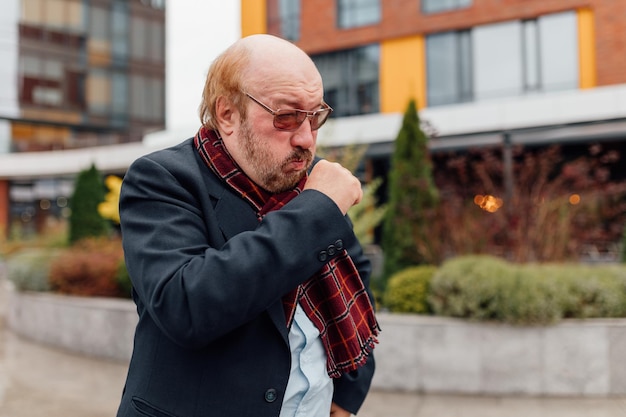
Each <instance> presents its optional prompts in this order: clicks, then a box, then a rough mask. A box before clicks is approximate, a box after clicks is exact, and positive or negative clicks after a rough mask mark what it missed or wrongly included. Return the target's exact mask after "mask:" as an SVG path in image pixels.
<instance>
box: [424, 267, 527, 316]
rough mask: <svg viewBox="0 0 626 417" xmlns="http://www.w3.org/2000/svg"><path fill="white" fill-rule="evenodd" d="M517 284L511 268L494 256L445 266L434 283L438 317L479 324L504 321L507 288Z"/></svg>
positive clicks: (432, 297)
mask: <svg viewBox="0 0 626 417" xmlns="http://www.w3.org/2000/svg"><path fill="white" fill-rule="evenodd" d="M514 283H515V273H514V271H512V270H511V268H510V266H509V264H508V263H507V262H506V261H504V260H502V259H500V258H496V257H493V256H479V255H470V256H461V257H458V258H453V259H451V260H448V261H446V262H444V263H443V264H442V265H441V267H440V268H439V270H438V271H437V273H436V274H435V276H434V277H433V279H432V281H431V290H430V297H429V302H430V305H431V306H432V307H433V311H434V312H435V314H438V315H443V316H453V317H467V318H472V319H478V320H497V319H502V311H503V309H504V305H503V303H506V300H505V299H504V298H505V295H506V293H507V288H510V287H511V286H512V285H513V284H514Z"/></svg>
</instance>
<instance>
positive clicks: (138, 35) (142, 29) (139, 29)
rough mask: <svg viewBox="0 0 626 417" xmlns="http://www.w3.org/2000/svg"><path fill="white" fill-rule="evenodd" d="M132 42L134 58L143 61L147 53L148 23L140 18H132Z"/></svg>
mask: <svg viewBox="0 0 626 417" xmlns="http://www.w3.org/2000/svg"><path fill="white" fill-rule="evenodd" d="M130 30H131V41H130V51H131V55H132V56H133V58H139V59H143V58H145V57H146V53H147V46H146V44H147V42H146V32H147V23H146V21H145V20H144V19H142V18H140V17H136V16H133V17H131V23H130Z"/></svg>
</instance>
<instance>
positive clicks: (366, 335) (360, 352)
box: [194, 128, 380, 378]
mask: <svg viewBox="0 0 626 417" xmlns="http://www.w3.org/2000/svg"><path fill="white" fill-rule="evenodd" d="M194 144H195V146H196V148H197V149H198V152H199V153H200V156H201V157H202V159H203V160H204V162H205V163H206V164H207V165H208V166H209V168H211V170H213V172H215V174H216V175H217V176H218V177H220V178H222V180H224V181H225V182H226V183H227V184H228V185H229V186H230V187H231V188H232V189H233V190H234V191H235V192H237V193H238V194H239V195H240V196H241V197H242V198H243V199H244V200H246V201H248V202H249V203H250V204H251V205H252V207H253V208H254V210H255V211H256V212H257V216H258V217H259V221H260V220H262V219H263V216H264V215H265V214H267V213H269V212H270V211H273V210H279V209H280V208H282V207H283V206H284V205H285V204H287V203H288V202H289V201H290V200H291V199H292V198H294V197H296V196H297V195H298V194H300V192H301V191H302V189H303V187H304V184H305V183H306V180H307V178H306V177H305V178H303V179H302V180H301V181H300V183H299V184H298V185H297V186H296V187H295V188H294V189H293V190H290V191H286V192H283V193H280V194H272V193H269V192H267V191H265V190H264V189H262V188H260V187H259V186H257V185H256V184H255V183H254V182H252V180H251V179H250V178H249V177H248V176H247V175H245V174H244V173H243V172H242V171H240V170H239V168H238V167H237V165H236V164H235V163H234V161H233V160H232V159H231V157H230V155H229V154H228V152H227V150H226V149H225V147H224V144H223V142H222V140H221V138H220V137H219V136H218V134H217V133H216V132H215V131H212V130H207V129H205V128H201V129H200V130H199V131H198V133H197V134H196V136H195V137H194ZM297 302H300V305H301V307H302V309H303V310H304V312H305V313H306V315H307V316H308V318H309V319H310V320H311V321H312V322H313V324H314V325H315V327H316V328H317V329H318V330H319V332H320V336H321V339H322V343H323V345H324V348H325V350H326V357H327V363H326V366H327V369H328V375H330V376H331V377H333V378H337V377H339V376H341V374H342V373H345V372H350V371H353V370H355V369H357V368H358V367H360V366H361V365H363V364H364V363H365V361H366V360H367V356H368V354H369V352H370V351H371V350H372V349H373V348H374V344H375V343H377V340H376V336H377V335H378V331H379V330H380V328H379V326H378V322H377V321H376V317H375V315H374V309H373V308H372V305H371V303H370V299H369V297H368V295H367V292H366V291H365V288H364V286H363V282H362V281H361V277H360V276H359V272H358V270H357V269H356V267H355V266H354V263H353V262H352V259H351V258H350V256H349V255H348V252H347V251H346V250H345V249H342V250H341V251H340V253H339V255H338V256H336V257H334V258H331V260H330V261H329V262H328V263H327V264H326V265H324V266H323V267H322V269H320V270H319V271H318V272H317V273H316V274H315V275H314V276H312V277H311V278H309V279H308V280H307V281H306V282H304V283H303V284H301V285H299V286H298V287H297V288H295V289H294V290H293V291H291V292H290V293H288V294H286V295H285V296H284V297H283V306H284V308H285V317H286V318H287V326H288V327H290V326H291V323H292V321H293V317H294V314H295V311H296V303H297Z"/></svg>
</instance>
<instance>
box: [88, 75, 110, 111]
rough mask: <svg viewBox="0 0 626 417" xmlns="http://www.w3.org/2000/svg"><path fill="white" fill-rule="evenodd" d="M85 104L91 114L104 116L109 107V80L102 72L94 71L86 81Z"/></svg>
mask: <svg viewBox="0 0 626 417" xmlns="http://www.w3.org/2000/svg"><path fill="white" fill-rule="evenodd" d="M87 103H88V104H89V110H90V111H91V112H93V113H99V114H103V113H104V114H106V113H108V112H109V111H110V107H111V79H110V77H109V76H108V75H107V73H106V72H104V71H99V70H94V71H92V72H91V73H90V74H89V78H88V79H87Z"/></svg>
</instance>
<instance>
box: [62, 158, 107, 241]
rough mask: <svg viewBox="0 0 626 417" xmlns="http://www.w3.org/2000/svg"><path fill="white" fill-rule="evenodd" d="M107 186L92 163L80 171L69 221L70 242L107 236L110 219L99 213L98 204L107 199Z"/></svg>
mask: <svg viewBox="0 0 626 417" xmlns="http://www.w3.org/2000/svg"><path fill="white" fill-rule="evenodd" d="M105 195H106V188H105V185H104V181H103V179H102V176H101V175H100V172H98V170H97V169H96V167H95V165H92V166H91V167H90V168H89V169H86V170H83V171H81V172H79V173H78V176H77V178H76V185H75V188H74V193H73V194H72V197H71V199H70V208H71V209H72V212H71V215H70V222H69V243H70V244H74V243H76V242H78V241H79V240H82V239H87V238H90V237H98V236H106V235H107V234H108V233H109V231H110V228H111V225H110V223H109V221H108V220H106V219H105V218H104V217H102V216H100V213H98V204H100V203H101V202H103V201H104V200H105Z"/></svg>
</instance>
